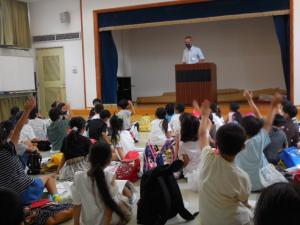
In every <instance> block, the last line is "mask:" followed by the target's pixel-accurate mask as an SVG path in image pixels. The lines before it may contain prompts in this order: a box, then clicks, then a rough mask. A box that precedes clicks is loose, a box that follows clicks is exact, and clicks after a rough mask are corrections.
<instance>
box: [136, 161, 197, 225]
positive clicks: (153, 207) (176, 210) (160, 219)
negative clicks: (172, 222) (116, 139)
mask: <svg viewBox="0 0 300 225" xmlns="http://www.w3.org/2000/svg"><path fill="white" fill-rule="evenodd" d="M182 167H183V162H182V161H180V160H176V161H174V162H173V163H172V164H171V165H164V166H158V167H156V168H155V169H153V170H150V171H147V172H145V173H144V174H143V176H142V179H141V185H140V200H139V202H138V204H137V205H138V209H137V222H138V224H144V225H164V224H166V222H167V221H168V220H169V219H171V218H173V217H175V216H176V215H177V214H179V215H180V216H181V217H182V218H183V219H185V220H187V221H190V220H193V219H195V217H196V216H197V214H198V213H195V214H191V213H190V212H189V211H188V210H187V209H186V208H185V207H184V204H183V199H182V195H181V192H180V189H179V186H178V183H177V181H176V179H175V178H174V175H173V173H175V172H178V171H179V170H180V169H182Z"/></svg>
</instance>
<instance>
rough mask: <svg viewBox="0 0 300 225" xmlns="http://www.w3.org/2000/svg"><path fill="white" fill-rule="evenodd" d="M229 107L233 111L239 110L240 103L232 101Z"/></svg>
mask: <svg viewBox="0 0 300 225" xmlns="http://www.w3.org/2000/svg"><path fill="white" fill-rule="evenodd" d="M229 108H230V110H231V111H232V112H238V111H239V109H240V105H239V104H238V103H236V102H233V103H230V105H229Z"/></svg>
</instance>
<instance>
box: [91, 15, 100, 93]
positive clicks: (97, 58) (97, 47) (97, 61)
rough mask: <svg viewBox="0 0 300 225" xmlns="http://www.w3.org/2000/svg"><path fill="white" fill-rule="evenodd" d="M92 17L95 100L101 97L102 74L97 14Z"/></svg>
mask: <svg viewBox="0 0 300 225" xmlns="http://www.w3.org/2000/svg"><path fill="white" fill-rule="evenodd" d="M93 16H94V40H95V64H96V91H97V98H101V97H102V79H101V78H102V73H101V64H100V62H101V54H100V49H101V47H100V34H99V28H98V13H97V12H96V11H94V12H93Z"/></svg>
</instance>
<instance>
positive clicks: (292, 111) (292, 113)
mask: <svg viewBox="0 0 300 225" xmlns="http://www.w3.org/2000/svg"><path fill="white" fill-rule="evenodd" d="M282 110H283V112H284V113H286V114H288V115H289V117H290V119H293V118H294V117H296V116H297V114H298V109H297V107H296V106H295V105H293V104H292V103H291V102H286V103H285V104H283V108H282Z"/></svg>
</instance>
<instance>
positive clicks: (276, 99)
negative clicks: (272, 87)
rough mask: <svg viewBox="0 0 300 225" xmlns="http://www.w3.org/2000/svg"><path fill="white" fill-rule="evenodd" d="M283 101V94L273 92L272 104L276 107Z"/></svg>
mask: <svg viewBox="0 0 300 225" xmlns="http://www.w3.org/2000/svg"><path fill="white" fill-rule="evenodd" d="M282 101H283V96H282V95H281V94H280V93H278V92H277V93H275V94H274V95H273V98H272V106H273V107H278V105H280V104H281V103H282Z"/></svg>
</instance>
